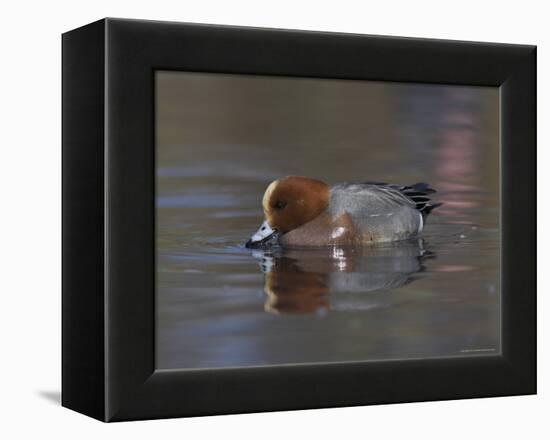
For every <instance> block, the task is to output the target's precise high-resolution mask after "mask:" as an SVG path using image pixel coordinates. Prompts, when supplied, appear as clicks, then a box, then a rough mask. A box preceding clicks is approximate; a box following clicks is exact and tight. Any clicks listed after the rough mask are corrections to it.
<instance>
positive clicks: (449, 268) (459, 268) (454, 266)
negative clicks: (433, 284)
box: [433, 264, 475, 272]
mask: <svg viewBox="0 0 550 440" xmlns="http://www.w3.org/2000/svg"><path fill="white" fill-rule="evenodd" d="M474 269H475V268H474V267H473V266H466V265H462V266H461V265H458V264H449V265H445V266H437V267H435V268H434V269H433V270H434V271H435V272H468V271H471V270H474Z"/></svg>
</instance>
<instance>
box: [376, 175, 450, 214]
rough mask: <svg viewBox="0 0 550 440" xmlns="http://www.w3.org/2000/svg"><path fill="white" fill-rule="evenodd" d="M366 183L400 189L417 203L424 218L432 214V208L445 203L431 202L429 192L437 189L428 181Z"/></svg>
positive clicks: (417, 207) (431, 192)
mask: <svg viewBox="0 0 550 440" xmlns="http://www.w3.org/2000/svg"><path fill="white" fill-rule="evenodd" d="M365 183H369V184H371V185H378V186H388V187H390V188H392V189H396V190H398V191H399V192H400V193H401V194H403V195H404V196H407V198H409V199H411V200H412V201H413V202H414V203H415V204H416V209H418V210H419V211H420V212H421V213H422V218H424V219H425V218H426V217H427V216H428V215H429V214H430V212H432V210H434V209H435V208H437V207H439V206H441V205H443V203H431V202H432V201H431V199H430V197H429V194H433V193H435V192H436V190H435V189H433V188H430V185H429V184H428V183H424V182H419V183H415V184H414V185H409V186H405V185H393V184H390V185H388V184H386V183H381V182H365Z"/></svg>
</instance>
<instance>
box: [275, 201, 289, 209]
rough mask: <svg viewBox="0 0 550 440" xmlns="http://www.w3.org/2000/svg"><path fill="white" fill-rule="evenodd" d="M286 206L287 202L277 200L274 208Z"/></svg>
mask: <svg viewBox="0 0 550 440" xmlns="http://www.w3.org/2000/svg"><path fill="white" fill-rule="evenodd" d="M285 206H286V202H283V201H281V200H277V201H276V202H275V204H274V205H273V208H275V209H283V208H284V207H285Z"/></svg>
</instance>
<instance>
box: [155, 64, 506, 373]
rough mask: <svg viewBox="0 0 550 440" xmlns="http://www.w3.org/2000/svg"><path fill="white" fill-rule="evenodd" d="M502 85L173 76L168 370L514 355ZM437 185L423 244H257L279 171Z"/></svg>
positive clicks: (165, 157)
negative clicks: (503, 309)
mask: <svg viewBox="0 0 550 440" xmlns="http://www.w3.org/2000/svg"><path fill="white" fill-rule="evenodd" d="M498 106H499V95H498V90H497V89H494V88H479V87H478V88H474V87H457V86H433V85H415V84H395V83H379V82H378V83H377V82H365V81H359V82H358V81H335V80H311V79H296V78H270V77H260V76H242V75H241V76H240V75H214V74H182V73H168V72H162V73H159V74H157V199H156V200H157V346H156V352H157V358H156V359H157V367H158V368H163V369H164V368H165V369H173V368H221V367H237V366H256V365H272V364H292V363H315V362H342V361H364V360H373V361H374V360H384V359H408V358H430V357H446V356H472V355H475V356H480V355H491V354H497V353H499V351H500V344H501V341H500V285H499V273H500V272H499V270H500V269H499V252H500V244H499V243H500V240H499V234H500V233H499V206H500V205H499V134H498V133H499V121H498ZM290 174H297V175H307V176H310V177H314V178H320V179H322V180H325V181H327V182H328V183H336V182H342V181H365V180H377V181H388V182H392V183H400V184H411V183H415V182H418V181H425V182H429V183H430V184H431V185H432V186H433V187H434V188H435V189H437V190H438V193H437V194H435V195H434V198H435V199H436V200H437V201H441V202H443V203H444V205H443V206H442V207H441V208H438V209H437V210H435V211H433V213H432V214H431V215H430V217H429V219H428V222H427V225H426V227H425V229H424V233H423V234H422V236H421V237H419V238H418V239H414V240H410V241H407V242H399V243H391V244H384V245H379V246H366V247H358V248H345V247H331V248H317V249H274V250H270V251H259V250H249V249H246V248H244V247H243V243H244V242H245V241H246V239H247V238H248V237H249V236H250V234H251V233H253V232H254V231H255V230H256V229H257V227H258V226H259V224H260V222H261V221H262V212H261V197H262V195H263V191H264V190H265V188H266V187H267V185H268V184H269V182H270V181H271V180H273V179H275V178H278V177H281V176H284V175H290Z"/></svg>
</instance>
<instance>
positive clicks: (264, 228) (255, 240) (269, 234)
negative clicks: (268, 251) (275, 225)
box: [245, 221, 279, 248]
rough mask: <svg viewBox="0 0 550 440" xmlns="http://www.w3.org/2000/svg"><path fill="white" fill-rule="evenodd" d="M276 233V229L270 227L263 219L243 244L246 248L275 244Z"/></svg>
mask: <svg viewBox="0 0 550 440" xmlns="http://www.w3.org/2000/svg"><path fill="white" fill-rule="evenodd" d="M278 235H279V234H278V233H277V231H276V230H274V229H271V227H270V226H269V224H268V223H267V222H266V221H264V222H263V223H262V225H261V226H260V227H259V228H258V230H257V231H256V233H255V234H254V235H252V237H250V239H249V240H248V241H247V242H246V244H245V246H246V247H247V248H259V247H265V246H272V245H274V244H277V239H278Z"/></svg>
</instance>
